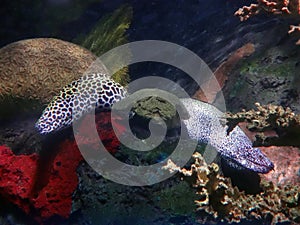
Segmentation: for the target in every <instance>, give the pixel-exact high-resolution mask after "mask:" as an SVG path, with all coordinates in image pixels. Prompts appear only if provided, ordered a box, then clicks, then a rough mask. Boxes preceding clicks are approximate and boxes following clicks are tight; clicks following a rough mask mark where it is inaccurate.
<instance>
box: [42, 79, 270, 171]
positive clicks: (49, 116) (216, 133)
mask: <svg viewBox="0 0 300 225" xmlns="http://www.w3.org/2000/svg"><path fill="white" fill-rule="evenodd" d="M126 96H127V91H126V89H125V88H124V87H122V86H121V85H120V84H118V83H116V82H114V81H113V80H112V79H110V78H109V77H108V76H106V75H104V74H90V75H86V76H84V77H82V78H80V79H79V80H77V81H74V82H72V83H71V84H69V85H67V86H65V87H64V88H63V89H62V91H61V92H60V93H59V95H57V96H55V97H54V98H53V100H52V101H51V102H50V103H49V105H48V106H47V108H46V109H45V110H44V111H43V113H42V116H41V117H40V119H39V120H38V121H37V123H36V128H37V129H38V130H39V132H40V133H42V134H46V133H50V132H54V131H58V130H60V129H62V128H64V127H67V126H70V125H71V124H72V122H73V120H76V119H79V118H80V117H81V116H82V115H83V114H84V113H86V112H88V111H91V110H93V109H94V107H95V106H96V107H98V108H110V107H111V106H112V105H113V104H114V103H115V102H117V101H119V100H121V99H123V98H125V97H126ZM181 102H182V103H183V104H184V106H185V107H186V109H187V112H188V113H189V116H190V117H189V118H188V119H186V120H183V122H184V124H185V126H186V128H187V132H188V134H189V136H190V138H192V139H196V140H197V141H198V142H201V143H208V144H210V145H211V146H213V147H214V148H215V149H216V150H217V151H218V152H219V154H220V155H221V156H222V157H223V158H224V159H225V160H226V161H227V162H228V163H229V165H231V166H232V167H235V168H238V169H241V168H243V169H245V168H246V169H249V170H252V171H254V172H258V173H267V172H269V171H270V170H272V169H273V168H274V165H273V163H272V162H271V161H270V160H269V159H268V158H267V157H266V156H265V155H264V154H263V153H262V152H261V151H260V149H259V148H253V147H252V143H251V141H250V139H249V138H248V137H247V136H246V134H245V133H244V132H243V131H242V130H241V129H240V128H239V127H238V126H236V127H235V128H234V129H233V130H232V131H231V132H230V133H229V134H228V135H227V126H225V125H223V124H222V123H221V122H220V120H221V118H222V116H223V113H222V112H221V111H219V110H218V109H217V108H215V107H214V106H212V105H210V104H208V103H204V102H201V101H198V100H194V99H187V98H186V99H181Z"/></svg>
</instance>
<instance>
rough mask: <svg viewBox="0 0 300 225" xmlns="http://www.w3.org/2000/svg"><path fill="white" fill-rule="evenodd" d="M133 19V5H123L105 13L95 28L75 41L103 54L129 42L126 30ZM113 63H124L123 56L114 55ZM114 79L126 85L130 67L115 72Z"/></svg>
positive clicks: (115, 64) (97, 53)
mask: <svg viewBox="0 0 300 225" xmlns="http://www.w3.org/2000/svg"><path fill="white" fill-rule="evenodd" d="M131 19H132V7H130V6H128V5H123V6H121V7H119V8H118V9H116V10H115V11H114V12H113V13H111V14H109V15H105V16H104V17H103V18H101V19H100V21H99V22H98V23H97V24H96V25H95V27H94V28H93V30H92V31H91V32H90V33H88V34H87V35H80V36H79V37H78V38H77V39H75V40H74V41H75V42H76V43H78V44H79V45H81V46H83V47H85V48H87V49H89V50H90V51H91V52H93V53H94V54H95V55H97V56H101V55H102V54H104V53H106V52H107V51H109V50H111V49H113V48H115V47H117V46H119V45H123V44H126V43H127V35H126V30H127V29H128V28H129V26H130V23H131ZM112 57H113V59H112V62H113V63H112V64H110V66H112V67H114V66H118V65H122V62H123V61H124V59H122V57H123V56H117V55H113V56H112ZM128 57H130V55H128ZM112 77H113V79H114V80H115V81H116V82H118V83H120V84H121V85H123V86H125V85H127V84H128V81H129V75H128V68H127V67H124V68H123V69H121V70H120V71H118V72H117V73H115V74H112Z"/></svg>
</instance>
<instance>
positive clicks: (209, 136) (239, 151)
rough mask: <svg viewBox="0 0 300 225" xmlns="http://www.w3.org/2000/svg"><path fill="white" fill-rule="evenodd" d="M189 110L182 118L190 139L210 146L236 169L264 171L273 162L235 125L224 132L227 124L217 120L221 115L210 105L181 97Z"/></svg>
mask: <svg viewBox="0 0 300 225" xmlns="http://www.w3.org/2000/svg"><path fill="white" fill-rule="evenodd" d="M181 102H182V103H183V104H184V106H185V108H186V109H187V111H188V113H189V116H190V117H189V119H187V120H183V122H184V124H185V126H186V128H187V132H188V134H189V136H190V138H192V139H196V140H198V142H201V143H207V144H210V145H211V146H213V147H214V148H215V149H216V150H217V151H218V152H219V154H220V155H221V157H223V158H224V159H225V160H226V162H227V163H228V164H229V165H230V166H232V167H234V168H237V169H242V168H247V169H249V170H252V171H254V172H257V173H268V172H269V171H270V170H272V169H274V165H273V163H272V162H271V161H270V160H269V159H268V158H267V157H266V156H265V155H264V154H263V153H262V152H261V151H260V149H259V148H254V147H252V142H251V140H250V139H249V138H248V137H247V136H246V134H245V133H244V132H243V131H242V129H241V128H240V127H239V126H236V127H235V128H234V129H233V130H232V131H231V132H230V133H229V134H228V135H227V128H228V127H227V126H226V125H225V124H222V122H221V120H222V117H223V116H224V114H223V113H222V112H221V111H219V110H218V109H217V108H216V107H214V106H213V105H210V104H208V103H204V102H201V101H198V100H195V99H181Z"/></svg>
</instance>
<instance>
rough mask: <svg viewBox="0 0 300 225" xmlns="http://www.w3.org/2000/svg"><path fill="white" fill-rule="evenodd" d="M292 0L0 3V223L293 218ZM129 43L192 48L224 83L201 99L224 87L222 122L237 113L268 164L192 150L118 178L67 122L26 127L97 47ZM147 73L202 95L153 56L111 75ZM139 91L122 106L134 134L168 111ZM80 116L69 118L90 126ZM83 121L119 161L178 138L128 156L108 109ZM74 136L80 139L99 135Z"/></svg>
mask: <svg viewBox="0 0 300 225" xmlns="http://www.w3.org/2000/svg"><path fill="white" fill-rule="evenodd" d="M251 4H252V5H251ZM255 4H257V5H255ZM299 4H300V3H299V1H295V0H290V1H281V0H258V1H256V0H252V1H250V0H249V1H245V0H243V1H242V0H210V1H205V0H187V1H183V0H174V1H162V0H160V1H158V0H157V1H144V0H140V1H138V0H131V1H130V0H128V1H122V0H111V1H108V0H87V1H79V0H43V1H34V0H33V1H8V0H4V1H2V2H1V5H2V6H1V9H0V11H1V15H2V16H1V21H0V24H1V26H0V37H1V38H0V80H1V82H0V198H1V200H0V201H1V203H0V224H3V225H4V224H5V225H6V224H11V225H15V224H24V225H25V224H26V225H27V224H30V225H31V224H33V225H35V224H46V225H47V224H86V225H94V224H96V225H98V224H111V225H113V224H120V225H123V224H185V225H189V224H193V225H194V224H228V223H233V224H300V195H299V191H300V187H299V184H300V151H299V146H300V142H299V140H300V139H299V138H298V137H300V136H299V135H300V116H299V115H300V89H299V85H300V79H299V77H300V74H299V73H300V50H299V43H298V42H299V41H298V40H299V39H300V32H299V30H300V29H299V27H297V26H298V25H299V23H300V16H299V14H300V5H299ZM244 6H246V7H244ZM248 6H251V7H249V8H248ZM242 7H244V8H242ZM240 8H242V9H240ZM239 9H240V10H239ZM248 15H250V16H249V18H248ZM294 26H295V27H294ZM140 40H163V41H168V42H173V43H176V44H178V45H180V46H183V47H185V48H187V49H189V50H191V51H193V52H194V53H196V54H197V55H198V56H199V57H200V58H201V59H203V60H204V62H205V63H206V64H207V65H208V66H209V67H210V69H211V70H212V71H213V72H214V74H215V76H216V79H217V80H218V82H219V84H220V86H221V88H222V93H219V92H218V93H215V92H214V90H213V89H212V90H210V94H211V96H213V99H212V102H214V103H215V104H218V100H219V98H218V97H219V96H220V95H221V94H222V95H223V96H224V99H225V103H226V111H227V112H228V114H226V116H227V119H228V120H227V121H228V124H227V125H229V127H234V126H236V125H237V124H239V126H240V127H241V128H242V129H243V131H244V132H245V133H246V134H247V136H248V137H249V138H250V139H251V141H252V142H253V143H254V145H255V146H259V147H260V149H261V151H262V152H263V153H264V154H265V155H266V156H267V157H268V158H269V159H270V160H271V161H272V162H273V163H274V170H271V171H270V172H269V173H267V174H259V173H255V172H253V171H248V170H237V169H234V168H232V167H230V166H229V165H228V162H226V160H224V159H220V160H218V161H217V162H215V163H216V164H211V165H210V164H206V163H205V161H204V160H203V158H202V157H201V156H199V155H195V156H194V157H193V158H191V160H190V161H189V163H188V164H187V165H186V170H187V171H190V170H191V173H192V174H193V175H192V176H189V175H187V174H188V172H186V171H184V170H181V171H180V172H179V173H177V174H176V175H174V176H172V177H171V178H169V179H167V180H164V181H162V182H160V183H156V184H154V185H149V186H142V187H132V186H125V185H121V184H117V183H114V182H113V181H110V180H107V179H105V178H103V177H102V176H101V175H99V174H98V173H97V172H95V171H94V170H93V169H92V168H91V167H90V166H89V165H88V163H86V162H85V161H84V159H83V158H82V155H81V154H80V152H79V150H78V147H77V144H76V141H75V140H74V136H73V133H72V130H71V129H70V128H67V129H64V130H61V131H59V132H57V133H53V134H49V135H40V134H39V133H38V132H37V130H36V129H35V127H34V125H35V123H36V121H37V120H38V119H39V117H40V116H41V113H42V111H43V110H44V108H45V107H46V106H47V104H48V103H49V102H50V101H51V99H52V98H53V97H54V96H56V95H57V94H58V93H59V91H60V90H61V89H62V88H63V87H64V86H65V85H67V84H69V83H71V82H72V81H74V80H77V79H79V78H80V77H81V76H82V74H83V73H84V72H85V71H86V70H87V69H88V68H89V66H90V64H92V63H93V62H94V61H95V60H96V59H97V56H100V55H102V54H103V53H105V52H107V51H108V50H110V49H112V48H114V47H117V46H119V45H122V44H125V43H130V42H133V41H140ZM129 57H130V56H129ZM122 60H123V59H122V58H121V57H120V58H119V59H118V60H117V61H116V64H118V63H120V62H122ZM97 69H98V71H100V72H104V73H105V72H106V70H105V68H104V67H101V66H100V67H99V68H97ZM146 76H159V77H164V78H167V79H169V80H171V81H174V82H176V83H177V84H179V85H180V86H181V87H182V88H184V89H185V91H186V92H187V93H188V94H189V95H190V96H191V97H193V98H195V99H198V100H202V101H208V100H207V99H206V97H207V96H206V97H205V96H204V95H203V93H202V92H201V90H199V87H198V85H197V84H196V82H194V81H193V80H192V79H191V78H190V77H189V76H187V75H186V74H185V73H184V72H183V71H181V70H179V69H177V68H174V67H172V66H168V65H165V64H162V63H155V62H143V63H137V64H133V65H130V66H128V67H124V68H123V69H121V70H120V71H118V72H117V73H116V74H113V75H112V78H113V79H114V81H116V82H118V83H120V84H121V85H123V86H126V85H127V84H128V83H129V82H131V81H134V80H136V79H138V78H141V77H146ZM148 100H149V99H147V100H146V101H145V102H143V103H140V104H139V105H138V106H137V107H136V108H135V109H134V110H135V115H136V116H135V117H134V118H133V119H132V122H131V125H132V127H133V128H132V129H133V130H135V132H136V133H138V135H137V136H139V135H140V136H141V137H145V136H147V134H148V133H147V132H148V123H147V122H149V117H151V116H153V115H154V116H156V115H157V114H159V115H160V116H161V117H163V119H164V120H165V121H167V122H168V123H171V124H172V123H173V120H174V118H175V117H176V113H174V112H173V111H172V110H170V108H169V107H166V106H165V102H162V101H161V100H157V99H150V100H149V102H147V101H148ZM141 105H143V107H144V108H143V107H142V109H140V108H141V107H140V106H141ZM154 106H155V107H154ZM139 107H140V108H139ZM84 119H85V118H84ZM84 119H83V121H81V122H80V124H79V126H80V127H81V128H82V129H84V130H86V131H87V133H88V129H89V128H87V127H85V125H84ZM95 121H96V127H97V129H98V132H99V137H100V138H101V140H102V141H103V142H104V143H105V146H106V149H107V150H108V151H109V152H110V153H111V154H112V155H113V156H114V157H116V158H118V159H119V160H121V161H123V162H125V163H129V164H133V165H135V164H139V163H140V164H144V165H148V164H152V163H155V162H157V161H160V160H163V159H165V158H166V157H167V156H168V155H169V154H171V152H172V149H173V148H172V147H173V145H176V140H175V141H174V140H171V141H170V139H167V140H165V141H164V142H163V143H162V144H161V145H160V146H159V147H158V148H157V149H155V151H152V152H149V153H145V154H136V152H134V151H132V150H131V149H128V148H126V146H124V145H122V144H120V142H119V140H118V139H117V138H116V136H115V135H114V132H113V130H112V127H111V119H110V112H109V111H108V112H107V111H105V112H101V113H97V114H96V118H95ZM170 121H171V122H170ZM170 135H171V134H170ZM80 138H81V141H82V143H84V144H86V145H93V144H94V143H95V142H96V141H97V140H92V139H89V137H88V136H81V137H80ZM204 147H205V146H202V145H199V146H198V147H197V151H198V152H203V148H204Z"/></svg>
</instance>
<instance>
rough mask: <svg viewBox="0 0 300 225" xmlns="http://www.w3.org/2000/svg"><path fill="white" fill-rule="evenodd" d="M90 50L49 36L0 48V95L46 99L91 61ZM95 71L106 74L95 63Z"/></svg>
mask: <svg viewBox="0 0 300 225" xmlns="http://www.w3.org/2000/svg"><path fill="white" fill-rule="evenodd" d="M95 59H96V56H95V55H93V54H92V53H91V52H90V51H88V50H86V49H84V48H82V47H80V46H78V45H76V44H72V43H69V42H66V41H62V40H58V39H53V38H36V39H28V40H22V41H18V42H14V43H12V44H9V45H7V46H5V47H3V48H2V49H0V79H1V83H0V98H1V99H3V98H5V97H6V96H9V97H14V98H21V99H33V100H39V101H41V102H43V103H45V102H48V101H49V100H50V99H51V98H52V97H53V96H54V95H56V94H57V93H58V92H59V90H60V89H61V88H62V87H63V86H65V85H66V84H68V83H71V82H72V81H73V80H76V79H78V78H79V77H81V76H82V75H83V74H84V73H85V72H86V71H87V69H88V68H89V66H90V65H91V64H92V63H93V62H94V61H95ZM98 65H99V66H98V68H97V71H98V72H103V73H106V69H105V67H104V66H103V65H102V64H101V63H100V64H99V63H98Z"/></svg>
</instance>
